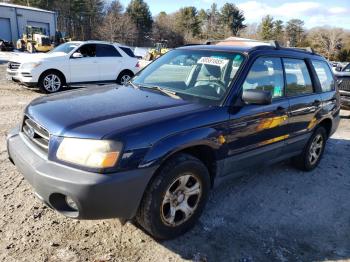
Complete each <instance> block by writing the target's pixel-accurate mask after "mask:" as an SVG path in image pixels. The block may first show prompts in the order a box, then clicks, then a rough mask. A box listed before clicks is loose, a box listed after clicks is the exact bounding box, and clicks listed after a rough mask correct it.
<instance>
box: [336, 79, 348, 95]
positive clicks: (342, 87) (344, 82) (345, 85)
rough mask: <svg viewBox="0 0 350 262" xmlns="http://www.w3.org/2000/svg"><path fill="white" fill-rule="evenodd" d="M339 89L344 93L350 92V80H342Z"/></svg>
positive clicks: (339, 81)
mask: <svg viewBox="0 0 350 262" xmlns="http://www.w3.org/2000/svg"><path fill="white" fill-rule="evenodd" d="M338 88H339V90H342V91H349V92H350V78H341V79H339V80H338Z"/></svg>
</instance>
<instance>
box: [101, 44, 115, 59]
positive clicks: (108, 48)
mask: <svg viewBox="0 0 350 262" xmlns="http://www.w3.org/2000/svg"><path fill="white" fill-rule="evenodd" d="M96 56H97V57H120V56H121V55H120V53H119V52H118V50H117V49H116V48H115V47H114V46H112V45H101V44H99V45H97V50H96Z"/></svg>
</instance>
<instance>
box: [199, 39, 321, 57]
mask: <svg viewBox="0 0 350 262" xmlns="http://www.w3.org/2000/svg"><path fill="white" fill-rule="evenodd" d="M220 42H257V43H265V44H268V45H266V46H270V47H273V48H275V49H292V50H294V51H300V52H308V53H311V54H316V53H315V51H314V50H313V49H312V48H311V47H282V46H281V45H280V44H279V42H278V41H277V40H270V41H264V40H255V39H224V40H207V41H205V42H204V44H205V45H211V44H214V43H220ZM261 46H265V45H261ZM261 46H256V47H255V49H259V48H260V47H261Z"/></svg>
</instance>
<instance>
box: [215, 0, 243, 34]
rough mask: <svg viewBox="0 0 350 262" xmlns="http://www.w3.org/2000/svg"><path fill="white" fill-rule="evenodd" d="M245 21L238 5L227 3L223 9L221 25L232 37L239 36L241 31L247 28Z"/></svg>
mask: <svg viewBox="0 0 350 262" xmlns="http://www.w3.org/2000/svg"><path fill="white" fill-rule="evenodd" d="M244 21H245V17H244V14H243V12H242V11H241V10H240V9H239V8H238V7H237V6H236V5H234V4H231V3H226V4H224V6H223V7H222V8H221V23H222V25H223V27H224V28H227V29H228V30H229V32H230V33H232V35H234V36H237V35H238V33H239V31H240V30H242V29H244V28H245V27H246V25H245V24H243V23H244Z"/></svg>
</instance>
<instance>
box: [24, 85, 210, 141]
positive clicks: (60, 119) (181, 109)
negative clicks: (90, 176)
mask: <svg viewBox="0 0 350 262" xmlns="http://www.w3.org/2000/svg"><path fill="white" fill-rule="evenodd" d="M204 107H205V106H203V105H200V104H195V103H190V102H187V101H184V100H182V99H174V98H171V97H168V96H165V95H163V94H160V93H158V92H156V91H149V90H144V89H143V90H140V89H135V88H132V87H119V86H118V87H116V86H107V87H106V86H105V87H94V89H91V88H89V89H80V90H75V91H69V92H64V93H60V94H53V95H48V96H46V97H41V98H38V99H35V100H34V101H33V102H32V103H30V104H29V105H28V107H27V108H26V112H25V113H26V114H27V115H28V116H29V117H30V118H32V119H33V120H34V121H36V122H37V123H39V124H40V125H42V126H43V127H45V128H46V129H47V130H48V131H49V132H50V134H52V135H55V136H66V137H80V138H95V139H101V138H103V137H105V136H107V135H110V134H116V133H118V132H122V131H123V132H125V131H126V130H130V129H133V130H135V129H137V128H138V127H140V126H144V125H146V124H150V123H152V122H154V121H157V120H160V119H167V118H171V117H174V116H179V115H181V114H188V113H189V112H192V111H197V110H199V109H201V108H204Z"/></svg>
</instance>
